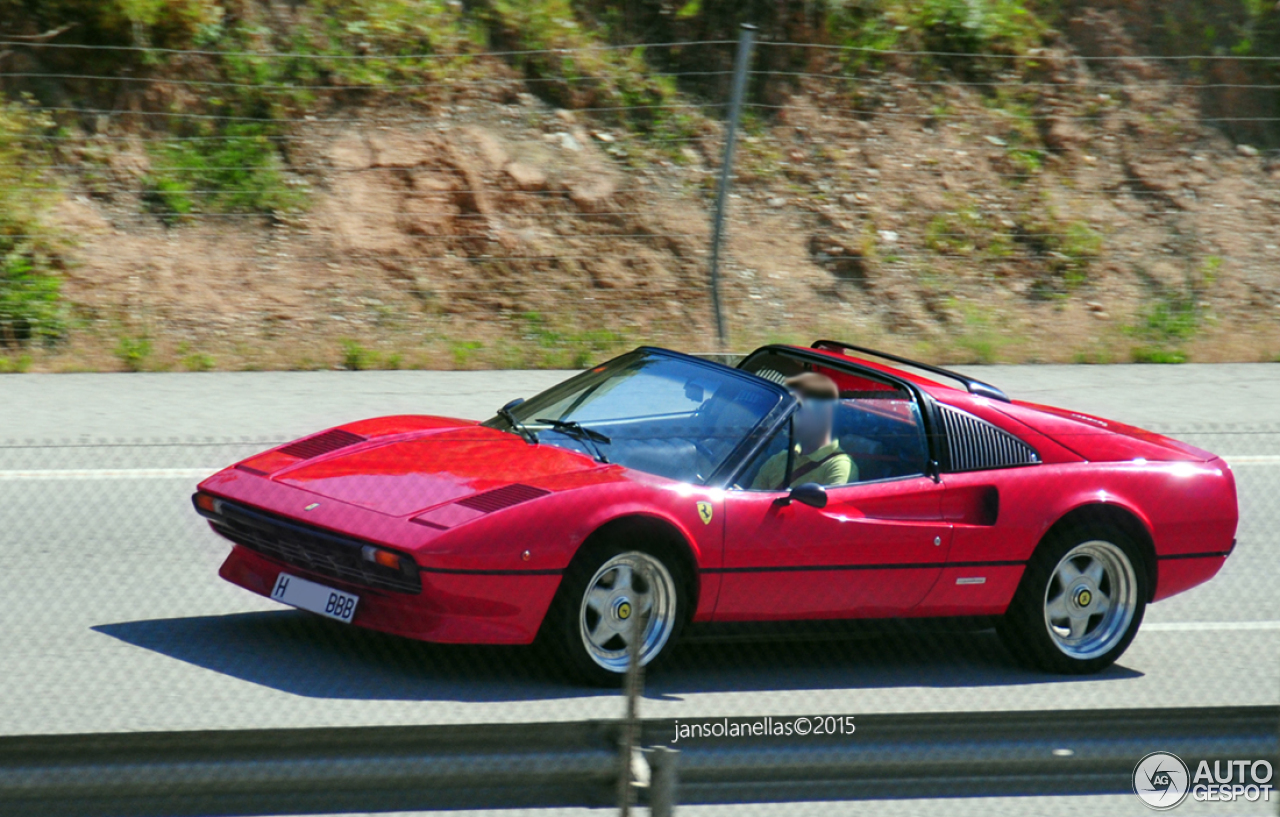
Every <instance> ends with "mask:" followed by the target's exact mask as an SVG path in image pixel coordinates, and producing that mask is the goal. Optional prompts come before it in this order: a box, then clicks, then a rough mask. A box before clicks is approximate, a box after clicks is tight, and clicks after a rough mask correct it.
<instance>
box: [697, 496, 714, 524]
mask: <svg viewBox="0 0 1280 817" xmlns="http://www.w3.org/2000/svg"><path fill="white" fill-rule="evenodd" d="M711 513H712V508H711V503H710V502H699V503H698V516H700V517H702V524H704V525H710V524H711Z"/></svg>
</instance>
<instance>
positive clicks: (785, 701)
mask: <svg viewBox="0 0 1280 817" xmlns="http://www.w3.org/2000/svg"><path fill="white" fill-rule="evenodd" d="M973 373H974V374H976V375H977V376H979V377H982V378H984V379H987V380H989V381H991V382H994V383H996V384H997V385H1001V386H1003V387H1004V388H1005V389H1006V391H1008V392H1010V393H1011V394H1012V395H1013V396H1015V397H1019V398H1023V399H1029V400H1033V401H1038V402H1047V403H1055V404H1059V405H1063V406H1067V407H1070V408H1076V409H1079V410H1084V411H1089V412H1093V413H1097V414H1100V415H1102V416H1106V417H1111V418H1114V419H1117V420H1122V421H1127V422H1131V423H1136V424H1138V425H1145V426H1148V427H1153V428H1156V429H1158V430H1164V431H1176V432H1178V434H1179V435H1180V436H1182V437H1183V438H1184V439H1187V440H1188V441H1190V442H1195V443H1198V444H1201V445H1205V446H1207V447H1209V448H1211V449H1213V450H1215V451H1218V452H1219V453H1223V454H1226V455H1234V456H1235V457H1236V458H1237V461H1238V462H1240V463H1241V464H1239V465H1238V466H1237V467H1236V474H1237V479H1238V483H1239V487H1240V494H1241V505H1242V511H1243V521H1242V525H1241V529H1240V545H1239V547H1238V549H1237V553H1236V555H1235V556H1234V557H1233V558H1232V559H1231V560H1230V561H1229V562H1228V564H1227V566H1226V567H1225V568H1224V570H1223V572H1222V573H1221V574H1220V575H1219V577H1218V578H1217V579H1215V580H1214V581H1213V582H1211V583H1210V584H1208V585H1206V586H1204V587H1201V588H1197V589H1196V590H1193V591H1191V592H1190V593H1187V594H1184V595H1182V596H1179V597H1176V598H1174V599H1171V600H1169V601H1167V602H1164V603H1161V604H1158V605H1156V606H1154V607H1152V608H1151V609H1150V610H1149V612H1148V619H1147V620H1148V626H1147V627H1146V628H1145V629H1144V631H1143V632H1142V633H1141V634H1140V635H1139V636H1138V638H1137V640H1136V641H1135V643H1134V645H1133V646H1132V647H1131V648H1130V650H1129V652H1128V653H1127V654H1126V655H1125V656H1124V657H1123V658H1122V660H1121V661H1120V663H1119V664H1118V665H1117V666H1116V667H1114V668H1112V669H1111V670H1109V671H1107V672H1104V673H1102V674H1101V675H1098V676H1094V677H1089V678H1084V679H1062V678H1057V677H1051V676H1044V675H1038V674H1035V673H1031V672H1028V671H1025V670H1022V669H1020V668H1018V667H1017V666H1015V665H1014V664H1013V663H1012V662H1011V660H1010V659H1009V658H1008V657H1007V656H1006V655H1005V653H1004V651H1003V650H1002V649H1001V648H1000V646H999V645H998V643H997V642H996V641H995V639H994V637H993V636H992V635H990V634H973V635H962V636H946V637H939V636H924V635H920V636H907V637H894V638H888V637H880V638H865V637H864V638H857V639H843V640H837V641H832V640H825V641H824V640H810V641H803V642H787V643H778V642H753V643H747V644H716V645H689V646H687V647H685V648H683V649H681V650H679V651H678V652H677V653H676V655H675V656H673V657H674V658H675V659H676V661H675V662H674V663H673V665H672V666H671V667H669V668H668V669H667V670H666V671H664V672H660V673H654V674H652V676H651V677H650V678H649V683H648V687H647V694H648V698H647V700H646V701H645V702H644V705H643V712H644V714H645V715H646V716H651V717H680V718H703V717H716V716H722V715H768V714H772V715H788V714H812V713H830V714H835V713H841V714H843V713H848V714H853V715H857V714H860V713H869V712H885V711H959V710H984V709H1043V708H1086V707H1138V706H1140V707H1149V706H1175V705H1177V706H1195V705H1215V704H1267V703H1276V702H1277V701H1280V662H1278V660H1277V655H1278V654H1280V649H1278V648H1280V594H1278V593H1276V587H1277V586H1280V560H1277V558H1276V555H1277V550H1278V549H1280V548H1278V543H1277V535H1276V531H1277V530H1280V499H1278V498H1277V495H1278V494H1280V457H1277V456H1276V455H1278V454H1280V410H1278V409H1277V408H1276V406H1277V405H1280V366H1278V365H1271V364H1256V365H1232V366H1195V365H1188V366H1179V367H1146V366H1117V367H1057V366H1054V367H990V368H986V369H981V370H978V369H975V370H974V372H973ZM563 376H564V373H558V372H486V373H426V372H362V373H345V372H316V373H279V374H275V373H244V374H175V375H23V376H14V377H5V378H0V440H4V439H8V440H9V441H10V442H9V443H8V444H7V445H0V599H2V602H0V625H2V626H0V670H3V673H4V683H3V684H0V733H3V734H22V733H51V732H84V731H115V730H152V729H229V728H244V727H273V726H312V725H355V724H398V723H443V722H453V723H457V722H498V721H508V722H514V721H533V720H553V719H580V718H589V717H615V716H617V715H618V713H619V711H620V707H621V703H620V701H619V699H618V697H617V696H616V695H614V694H608V693H605V692H600V691H594V690H583V689H579V688H575V687H571V686H567V685H565V684H564V683H562V682H561V681H559V680H558V679H557V678H555V677H554V676H553V675H550V674H548V673H547V672H545V670H544V669H543V668H542V667H541V666H540V665H539V664H538V662H537V661H536V660H535V657H534V656H532V655H531V654H530V653H529V651H527V650H522V649H510V648H477V647H441V646H432V645H425V644H417V643H413V642H407V641H402V640H398V639H394V638H390V637H384V636H380V635H377V634H373V633H367V632H363V631H359V630H354V629H351V628H346V627H344V626H342V625H338V624H333V623H330V622H327V621H321V620H318V619H316V618H315V617H312V616H309V615H307V614H303V613H299V612H296V611H292V610H288V609H284V608H281V607H279V606H278V605H276V604H274V603H271V602H268V601H266V600H264V599H260V598H258V597H256V596H253V595H251V594H249V593H247V592H245V591H242V590H240V589H238V588H235V587H232V586H230V585H227V584H225V583H223V582H222V581H221V580H219V579H218V578H217V576H216V569H217V566H218V564H219V563H220V561H221V559H222V558H223V556H224V555H225V553H226V549H227V546H226V544H225V543H224V542H223V541H222V540H220V539H218V538H217V537H215V536H214V535H213V534H212V533H210V532H209V531H208V530H207V529H206V528H205V527H204V526H203V525H202V523H200V522H199V520H198V519H197V518H196V517H195V516H194V515H193V514H192V513H191V511H190V506H189V504H188V500H187V497H188V495H189V494H190V492H191V489H192V487H193V486H194V484H195V483H196V482H197V481H198V477H199V476H200V475H201V474H202V473H205V472H206V471H211V470H213V469H214V468H216V467H219V466H221V465H223V464H225V463H226V462H228V461H230V460H231V459H233V458H235V457H237V456H242V455H244V454H247V453H249V452H250V451H252V450H255V449H256V448H258V447H261V446H262V444H263V443H264V441H270V440H284V439H288V438H292V437H296V436H299V435H301V434H303V433H306V432H308V431H311V430H314V429H316V428H318V427H322V426H326V425H332V424H335V423H338V422H342V421H345V420H350V419H355V418H358V417H365V416H373V415H379V414H394V413H403V412H419V413H439V414H450V415H456V416H463V417H484V416H488V415H489V414H491V413H492V411H493V409H494V408H495V407H496V406H498V405H500V404H501V403H503V402H505V401H506V400H507V399H510V398H511V397H515V396H527V395H530V394H532V393H534V392H536V391H537V390H539V389H540V388H543V387H545V386H547V385H550V384H551V383H554V382H556V381H558V380H559V379H561V378H562V377H563ZM50 441H51V442H53V443H54V446H53V447H50V446H48V445H46V444H45V443H46V442H50ZM104 441H105V443H106V444H103V443H104Z"/></svg>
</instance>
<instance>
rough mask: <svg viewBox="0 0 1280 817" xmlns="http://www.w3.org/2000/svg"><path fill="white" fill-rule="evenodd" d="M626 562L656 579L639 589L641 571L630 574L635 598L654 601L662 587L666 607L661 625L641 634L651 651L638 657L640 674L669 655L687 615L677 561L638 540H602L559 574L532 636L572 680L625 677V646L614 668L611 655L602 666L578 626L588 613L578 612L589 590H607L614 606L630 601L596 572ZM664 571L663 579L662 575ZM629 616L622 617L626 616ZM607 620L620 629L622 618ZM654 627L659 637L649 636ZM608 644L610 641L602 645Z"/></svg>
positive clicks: (614, 681) (613, 683)
mask: <svg viewBox="0 0 1280 817" xmlns="http://www.w3.org/2000/svg"><path fill="white" fill-rule="evenodd" d="M628 559H630V560H633V561H634V562H636V563H639V564H644V565H645V567H646V568H647V569H648V570H649V571H650V572H652V573H653V574H654V575H655V576H656V581H654V583H653V584H654V586H653V587H649V588H645V587H643V585H644V583H645V582H644V579H643V578H641V576H642V575H643V571H633V573H632V575H633V577H634V578H635V579H636V580H637V586H636V590H637V593H636V596H635V598H642V597H643V595H644V592H647V593H648V594H649V596H651V597H656V596H657V595H658V594H659V587H661V586H663V585H666V586H665V587H664V588H663V589H662V590H661V593H664V594H666V595H667V596H668V597H669V598H668V602H669V603H667V604H666V607H667V608H669V609H666V612H665V613H664V614H663V615H661V616H659V617H658V618H660V619H662V620H663V621H664V622H665V623H664V624H659V623H657V622H656V621H650V622H648V626H647V627H646V630H645V632H644V634H643V635H644V638H645V642H644V643H645V644H648V642H649V640H650V638H652V639H653V640H654V642H655V647H656V649H652V650H648V651H646V653H645V654H644V655H643V656H642V661H643V663H644V666H645V668H646V670H648V669H650V668H651V667H653V666H654V664H655V663H660V662H661V661H662V659H663V658H664V657H665V656H666V655H669V654H670V652H671V648H672V646H673V644H674V643H675V641H676V640H677V639H678V638H679V636H680V633H681V631H682V630H683V629H684V625H685V623H686V622H687V621H688V619H689V618H690V615H691V613H692V611H691V610H690V609H689V603H690V598H691V593H690V592H689V586H688V581H689V577H688V576H687V575H686V571H685V570H684V568H683V565H682V563H681V561H680V560H679V559H675V558H672V557H671V555H670V554H669V553H667V552H666V551H665V549H662V548H655V547H651V546H648V545H646V544H643V543H638V542H627V541H604V542H599V543H597V544H594V545H588V546H587V547H586V548H584V549H583V551H582V552H580V553H579V554H578V555H577V556H576V557H575V558H574V560H573V563H572V564H571V565H570V566H569V569H568V570H567V571H565V575H564V578H563V580H561V582H560V589H559V590H558V591H557V592H556V597H555V599H554V600H553V601H552V602H551V608H550V609H549V610H548V611H547V617H546V620H545V621H544V622H543V626H542V629H541V631H540V633H539V635H538V640H539V642H540V644H541V646H542V647H543V649H544V652H545V653H546V654H547V655H548V656H549V657H550V658H551V660H552V661H554V662H555V665H556V669H557V670H559V671H561V672H562V673H563V674H565V675H567V676H568V677H569V678H571V679H573V680H576V681H579V682H583V683H587V684H590V685H593V686H604V687H617V686H619V685H621V684H622V682H623V681H624V680H625V678H626V664H627V662H626V658H625V643H622V644H621V646H622V647H623V649H622V660H621V663H620V664H618V663H617V661H616V656H615V657H614V660H612V661H610V660H604V661H603V662H602V661H601V660H598V659H600V658H601V655H602V653H603V652H604V650H603V648H599V647H597V648H596V650H595V651H594V652H593V650H592V648H591V647H589V645H588V641H587V637H586V635H585V634H584V632H583V631H584V628H585V626H586V625H585V624H584V622H585V621H590V620H591V616H590V614H588V613H587V612H586V611H585V610H584V603H585V600H586V595H587V593H588V591H589V590H591V589H592V587H593V586H595V587H600V588H601V589H604V590H608V591H609V597H610V599H611V600H612V601H614V602H618V603H621V602H624V601H627V600H628V599H629V598H630V597H628V596H627V594H626V593H625V592H621V593H619V592H615V591H614V590H613V589H612V588H608V587H605V586H604V582H606V581H607V579H608V577H607V575H606V576H601V571H602V570H605V568H606V566H607V565H611V564H612V565H615V566H617V565H619V564H622V563H625V560H628ZM659 566H660V567H659ZM664 571H665V574H666V575H665V576H663V575H662V573H663V572H664ZM606 573H607V571H606ZM668 580H669V582H668ZM641 591H644V592H641ZM653 604H654V606H655V607H659V606H663V605H660V604H659V603H658V602H657V601H656V600H655V601H654V602H653ZM609 606H610V607H612V606H613V605H612V604H611V605H609ZM629 616H630V614H629V613H628V618H629ZM608 622H609V623H611V624H613V625H618V626H623V627H624V626H625V624H624V622H623V620H622V619H621V618H619V617H618V616H617V615H616V614H615V615H614V616H613V617H612V618H610V619H608ZM659 626H662V627H665V628H666V630H667V631H666V632H665V634H661V633H655V632H654V629H655V628H656V627H659ZM621 636H622V634H621V633H619V634H618V638H619V639H620V638H621ZM611 642H612V639H611V641H610V642H606V643H611ZM614 646H619V645H618V644H615V645H614Z"/></svg>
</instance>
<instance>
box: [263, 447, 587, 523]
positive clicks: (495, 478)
mask: <svg viewBox="0 0 1280 817" xmlns="http://www.w3.org/2000/svg"><path fill="white" fill-rule="evenodd" d="M600 467H601V466H600V464H599V463H597V462H595V461H594V460H592V459H591V458H589V457H586V456H583V455H581V454H578V453H575V452H573V451H568V450H566V449H563V448H557V447H556V446H552V445H529V444H528V443H526V442H525V441H524V440H523V439H521V438H520V437H517V436H515V435H513V434H508V433H506V432H503V431H498V430H496V429H492V428H487V427H485V426H479V425H472V424H467V425H466V426H460V427H453V428H446V429H440V428H437V429H433V430H432V431H430V432H426V433H420V434H416V435H412V436H407V437H406V436H398V437H396V438H394V439H390V440H388V439H382V440H379V439H376V438H375V439H372V440H368V441H367V442H363V443H359V444H356V445H350V446H347V447H345V448H343V449H341V450H340V451H338V452H335V453H333V454H329V455H327V456H320V457H316V458H314V459H313V460H311V461H304V462H302V463H300V464H298V465H294V466H291V467H288V468H285V469H284V470H281V471H278V472H276V473H274V474H273V475H272V476H271V477H270V478H271V479H273V480H275V481H276V482H281V483H284V484H286V485H292V486H294V487H296V488H300V489H302V490H304V491H309V492H311V493H314V494H317V495H319V496H323V497H328V498H330V499H336V500H338V501H340V502H346V503H349V504H352V505H359V506H360V507H363V508H369V509H370V510H374V511H378V512H380V513H385V514H388V515H391V516H409V515H412V514H417V513H420V512H421V511H424V510H426V509H428V508H432V507H434V506H436V505H440V504H442V503H446V502H454V501H457V500H459V499H465V498H467V497H470V496H474V495H475V494H479V493H482V492H484V491H489V490H492V489H494V488H500V487H503V486H507V485H512V484H515V483H519V484H522V485H525V486H531V487H535V488H536V487H538V484H539V483H540V482H543V481H547V480H549V479H550V478H552V477H562V476H563V475H566V474H572V473H575V472H582V471H591V470H595V469H598V468H600ZM559 481H561V480H557V482H559Z"/></svg>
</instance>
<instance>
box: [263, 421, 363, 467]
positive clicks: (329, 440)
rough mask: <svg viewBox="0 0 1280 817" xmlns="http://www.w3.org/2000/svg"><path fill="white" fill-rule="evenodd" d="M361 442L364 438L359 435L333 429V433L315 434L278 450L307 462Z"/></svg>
mask: <svg viewBox="0 0 1280 817" xmlns="http://www.w3.org/2000/svg"><path fill="white" fill-rule="evenodd" d="M362 442H364V437H361V436H360V435H359V434H352V433H351V432H350V431H343V430H342V429H340V428H335V429H334V430H333V431H326V432H324V433H323V434H317V435H316V436H314V437H308V438H307V439H305V440H299V441H298V442H296V443H290V444H289V445H286V446H285V447H284V448H281V449H280V450H281V451H282V452H283V453H285V454H288V455H289V456H291V457H297V458H298V459H303V460H309V459H311V458H312V457H318V456H320V455H321V454H328V453H329V452H330V451H337V450H338V449H339V448H346V447H347V446H349V445H355V444H356V443H362Z"/></svg>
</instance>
